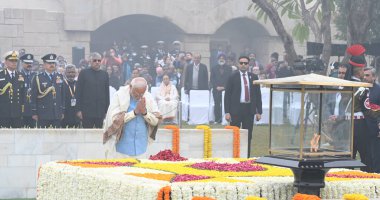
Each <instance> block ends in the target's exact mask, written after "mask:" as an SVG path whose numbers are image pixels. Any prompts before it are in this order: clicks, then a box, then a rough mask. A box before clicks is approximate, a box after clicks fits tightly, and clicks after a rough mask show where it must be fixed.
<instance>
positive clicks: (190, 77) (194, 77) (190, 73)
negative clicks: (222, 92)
mask: <svg viewBox="0 0 380 200" xmlns="http://www.w3.org/2000/svg"><path fill="white" fill-rule="evenodd" d="M193 61H194V62H193V63H192V64H189V65H188V66H187V67H186V75H185V93H186V94H189V91H190V90H208V89H209V87H208V70H207V66H206V65H205V64H203V63H201V55H200V54H198V53H197V54H194V57H193Z"/></svg>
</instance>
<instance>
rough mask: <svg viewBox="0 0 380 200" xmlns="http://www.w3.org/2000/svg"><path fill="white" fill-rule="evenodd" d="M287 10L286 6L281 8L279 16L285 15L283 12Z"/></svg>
mask: <svg viewBox="0 0 380 200" xmlns="http://www.w3.org/2000/svg"><path fill="white" fill-rule="evenodd" d="M287 11H288V10H287V9H286V7H284V8H282V10H281V14H280V15H281V17H282V16H284V15H285V13H286V12H287Z"/></svg>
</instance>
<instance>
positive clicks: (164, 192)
mask: <svg viewBox="0 0 380 200" xmlns="http://www.w3.org/2000/svg"><path fill="white" fill-rule="evenodd" d="M170 193H171V187H170V186H165V187H163V188H161V189H160V191H158V194H157V200H170Z"/></svg>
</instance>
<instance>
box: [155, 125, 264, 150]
mask: <svg viewBox="0 0 380 200" xmlns="http://www.w3.org/2000/svg"><path fill="white" fill-rule="evenodd" d="M164 126H165V125H161V126H160V128H163V127H164ZM196 126H197V125H188V124H187V123H186V122H183V123H182V128H183V129H194V128H195V127H196ZM209 126H210V127H211V128H213V129H223V128H224V125H220V124H210V125H209ZM252 147H253V148H252V149H251V156H252V157H259V156H264V155H268V148H269V126H268V125H254V126H253V138H252Z"/></svg>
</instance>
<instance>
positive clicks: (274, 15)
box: [252, 0, 297, 65]
mask: <svg viewBox="0 0 380 200" xmlns="http://www.w3.org/2000/svg"><path fill="white" fill-rule="evenodd" d="M252 2H253V3H255V4H257V5H258V6H259V7H260V8H261V9H262V10H263V11H264V12H265V13H266V14H267V16H268V17H269V19H270V20H271V22H272V24H273V26H274V28H275V30H276V32H277V34H278V35H279V36H280V38H281V40H282V42H283V44H284V49H285V52H286V54H287V56H288V62H289V65H293V63H294V60H296V58H297V53H296V51H295V48H294V42H293V38H292V37H291V36H290V35H289V34H288V32H286V30H285V27H284V24H283V23H282V20H281V17H280V16H279V14H278V12H277V10H276V9H275V8H274V7H273V5H271V4H270V3H269V2H268V1H267V0H252Z"/></svg>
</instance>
